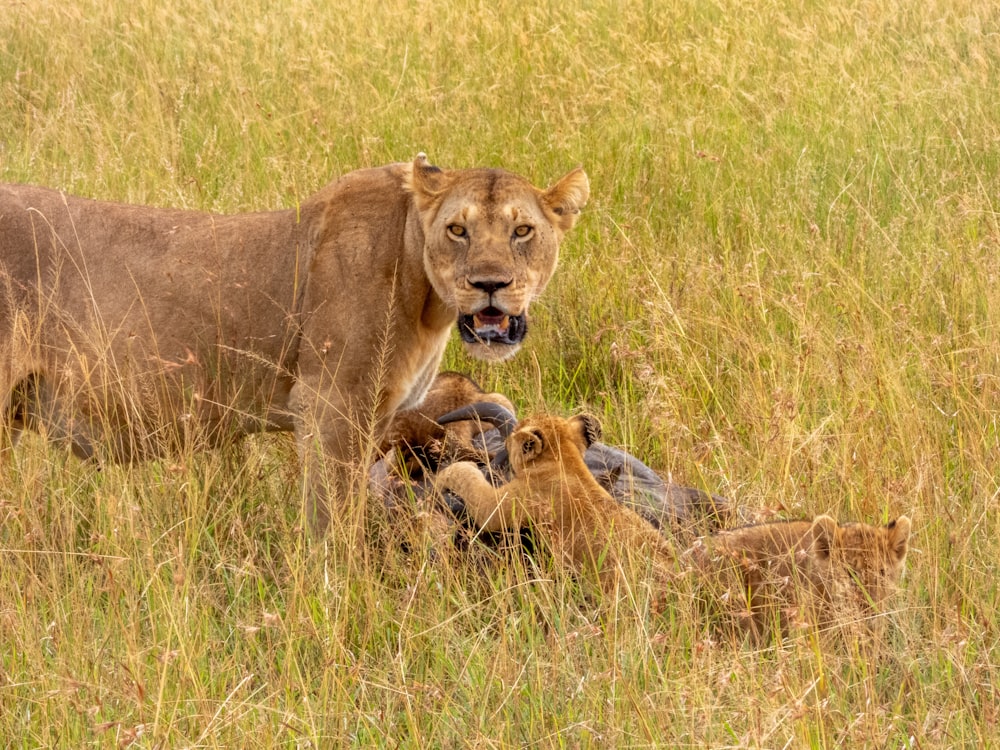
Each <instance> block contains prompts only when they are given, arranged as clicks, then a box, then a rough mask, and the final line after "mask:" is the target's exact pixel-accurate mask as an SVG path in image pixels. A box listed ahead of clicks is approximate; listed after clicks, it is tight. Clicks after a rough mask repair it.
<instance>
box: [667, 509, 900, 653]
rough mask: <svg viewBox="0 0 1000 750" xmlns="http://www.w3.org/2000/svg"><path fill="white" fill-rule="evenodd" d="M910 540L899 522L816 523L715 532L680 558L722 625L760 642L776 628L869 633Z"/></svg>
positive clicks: (825, 519) (892, 587)
mask: <svg viewBox="0 0 1000 750" xmlns="http://www.w3.org/2000/svg"><path fill="white" fill-rule="evenodd" d="M909 536H910V519H909V518H907V517H906V516H900V517H899V518H898V519H896V520H895V521H893V522H892V523H890V524H889V525H888V526H870V525H868V524H863V523H848V524H843V525H839V524H838V523H837V522H836V520H834V519H833V518H831V517H830V516H827V515H821V516H817V517H816V518H815V519H813V520H812V521H778V522H774V523H764V524H759V525H755V526H745V527H742V528H739V529H732V530H728V531H720V532H717V533H715V534H712V535H711V536H708V537H704V538H703V539H701V540H699V541H698V542H696V543H695V544H694V545H693V546H692V547H691V548H690V549H689V550H688V551H687V552H685V553H684V557H685V558H686V559H689V560H691V561H692V562H693V563H694V567H695V569H696V570H698V571H699V572H700V573H701V574H702V576H703V580H704V581H705V582H706V583H708V585H709V586H710V587H711V588H712V589H713V590H712V591H711V592H710V593H711V596H712V598H713V599H715V600H716V603H717V604H719V605H721V610H722V614H723V615H724V616H725V617H726V619H727V620H728V621H729V623H730V624H731V625H733V626H735V629H736V630H737V631H738V632H744V633H750V634H752V635H753V636H754V638H755V639H757V640H761V639H764V638H766V637H767V636H768V635H769V634H771V633H773V632H775V630H776V628H777V630H778V631H781V632H789V631H790V630H792V629H794V627H795V626H800V625H801V626H806V625H818V626H820V627H830V626H834V625H842V626H853V625H857V624H861V623H865V624H866V625H868V626H872V625H873V618H874V616H875V615H877V614H878V613H879V610H880V608H881V607H882V606H883V605H884V604H885V603H886V602H887V601H888V599H889V598H890V596H891V595H892V594H893V592H894V591H895V589H896V586H897V584H898V582H899V579H900V577H901V575H902V572H903V566H904V563H905V561H906V552H907V546H908V541H909Z"/></svg>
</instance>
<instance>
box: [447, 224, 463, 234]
mask: <svg viewBox="0 0 1000 750" xmlns="http://www.w3.org/2000/svg"><path fill="white" fill-rule="evenodd" d="M448 232H449V233H450V234H451V236H452V237H464V236H465V227H463V226H462V225H461V224H449V225H448Z"/></svg>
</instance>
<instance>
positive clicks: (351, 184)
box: [0, 154, 589, 530]
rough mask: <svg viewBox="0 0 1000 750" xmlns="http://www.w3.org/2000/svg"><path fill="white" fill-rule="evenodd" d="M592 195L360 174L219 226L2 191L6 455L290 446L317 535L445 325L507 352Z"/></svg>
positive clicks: (473, 178)
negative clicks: (191, 443)
mask: <svg viewBox="0 0 1000 750" xmlns="http://www.w3.org/2000/svg"><path fill="white" fill-rule="evenodd" d="M588 194H589V187H588V182H587V177H586V175H585V174H584V172H583V170H582V169H579V168H577V169H575V170H573V171H571V172H570V173H569V174H567V175H566V176H564V177H563V178H562V179H561V180H559V181H558V182H557V183H556V184H555V185H554V186H552V187H551V188H549V189H547V190H539V189H537V188H535V187H533V186H532V185H531V184H530V183H529V182H528V181H526V180H525V179H524V178H522V177H519V176H517V175H514V174H511V173H509V172H505V171H503V170H499V169H469V170H441V169H438V168H436V167H433V166H431V165H430V164H428V162H427V159H426V157H424V156H423V154H421V155H419V156H418V157H417V158H416V160H415V161H414V162H413V163H412V164H393V165H390V166H387V167H381V168H376V169H365V170H360V171H357V172H352V173H350V174H348V175H345V176H344V177H342V178H341V179H339V180H337V181H335V182H334V183H332V184H331V185H328V186H327V187H326V188H324V189H323V190H321V191H320V192H319V193H317V194H316V195H314V196H312V197H310V198H308V199H307V200H305V201H303V202H302V204H301V205H299V206H297V207H296V208H294V209H289V210H285V211H276V212H270V213H255V214H242V215H236V216H217V215H211V214H207V213H200V212H193V211H179V210H170V209H157V208H146V207H140V206H128V205H120V204H113V203H104V202H97V201H91V200H85V199H82V198H74V197H70V196H66V195H64V194H62V193H60V192H57V191H54V190H47V189H44V188H38V187H29V186H25V185H6V186H0V394H2V397H3V398H4V399H6V401H5V408H4V411H3V415H2V416H3V417H4V418H3V420H2V421H3V427H2V430H3V433H4V435H3V436H0V450H6V449H7V448H9V446H10V445H13V443H14V442H15V441H16V439H17V435H18V434H19V432H20V431H21V430H22V429H24V428H36V429H39V430H40V431H42V432H44V433H45V434H46V435H48V436H49V437H50V438H52V439H56V440H60V441H63V442H65V443H67V444H69V445H70V446H71V448H72V450H73V452H74V453H75V454H77V455H78V456H81V457H90V456H93V455H98V456H101V457H104V458H107V459H110V460H116V461H128V460H133V459H136V458H141V457H144V456H155V455H160V454H162V453H163V452H164V451H165V450H168V449H171V448H176V447H177V446H178V445H179V444H183V443H185V442H186V441H188V440H189V439H190V438H191V437H192V436H198V437H199V439H203V440H205V441H206V442H207V443H208V444H218V443H220V442H223V441H224V440H226V439H228V438H231V437H232V436H234V435H240V434H245V433H249V432H257V431H262V430H294V431H295V433H296V436H297V439H298V445H299V453H300V456H301V458H302V460H303V464H304V466H305V467H306V469H307V471H308V481H309V484H310V488H311V490H312V491H311V493H310V497H311V502H310V509H309V510H310V517H311V520H312V522H313V525H314V528H316V529H318V530H322V529H324V528H325V527H326V525H327V523H328V521H329V509H328V507H327V502H326V497H327V492H326V488H327V487H328V483H327V482H326V481H325V480H324V475H325V473H324V472H322V471H320V470H319V469H320V466H319V465H317V461H316V459H317V458H322V459H324V461H323V462H322V463H324V464H326V467H327V469H328V470H329V471H331V472H332V473H331V474H329V476H330V478H331V479H332V480H333V482H334V484H333V487H335V488H336V492H337V493H341V492H346V488H347V483H346V475H347V472H346V469H347V465H348V464H349V463H350V462H351V460H352V457H356V455H357V449H358V447H359V446H360V445H361V443H362V440H363V439H364V438H365V437H366V436H368V435H371V434H372V433H374V435H375V436H376V437H377V435H378V433H379V432H380V431H381V429H382V428H383V426H384V425H385V424H386V422H387V420H388V419H389V417H391V415H392V414H393V413H394V412H395V411H396V410H398V409H400V408H403V407H408V406H413V405H415V404H417V403H419V401H420V400H421V398H423V395H424V393H425V391H426V389H427V387H428V385H429V384H430V382H431V380H432V378H433V377H434V374H435V373H436V372H437V369H438V365H439V363H440V359H441V355H442V352H443V350H444V347H445V344H446V342H447V339H448V333H449V330H450V329H451V327H452V326H453V325H455V324H456V323H457V325H458V328H459V332H460V334H461V337H462V339H463V341H464V342H465V343H466V346H467V348H468V349H469V351H470V352H471V353H472V354H473V355H474V356H477V357H480V358H484V359H502V358H504V357H508V356H510V355H511V354H513V353H514V352H515V351H517V349H518V347H519V346H520V344H521V341H522V339H523V338H524V335H525V331H526V322H525V321H526V318H525V314H526V312H527V309H528V305H529V303H530V302H531V301H532V300H533V299H534V298H535V297H536V296H537V295H538V294H539V293H540V292H541V291H542V289H543V288H544V287H545V284H546V283H547V282H548V280H549V277H550V276H551V275H552V272H553V270H554V268H555V265H556V257H557V252H558V247H559V242H560V240H561V239H562V236H563V234H564V233H565V232H566V231H568V230H569V229H570V228H571V227H572V226H573V224H574V222H575V221H576V217H577V214H578V212H579V211H580V209H581V207H582V206H583V205H584V204H585V203H586V201H587V198H588Z"/></svg>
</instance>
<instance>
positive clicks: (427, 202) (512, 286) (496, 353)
mask: <svg viewBox="0 0 1000 750" xmlns="http://www.w3.org/2000/svg"><path fill="white" fill-rule="evenodd" d="M407 187H408V189H409V190H410V192H411V193H412V194H413V199H414V202H415V204H416V206H417V209H418V211H419V212H420V220H421V224H422V226H423V231H424V268H425V270H426V272H427V277H428V278H429V279H430V282H431V285H432V286H433V287H434V290H435V292H437V294H438V296H440V297H441V299H442V300H443V301H444V302H445V304H446V305H448V307H450V308H451V309H453V310H455V312H456V315H457V318H458V330H459V333H460V335H461V337H462V341H463V342H464V343H465V346H466V348H467V349H468V350H469V351H470V353H471V354H472V355H473V356H475V357H478V358H480V359H491V360H500V359H505V358H507V357H510V356H511V355H512V354H514V353H515V352H516V351H517V350H518V348H520V346H521V342H522V341H523V340H524V335H525V333H526V332H527V311H528V305H529V304H530V303H531V301H532V300H534V299H535V298H536V297H537V296H538V295H539V294H541V292H542V290H543V289H544V288H545V285H546V284H547V283H548V280H549V278H550V277H551V276H552V272H553V271H554V270H555V266H556V260H557V258H558V253H559V242H560V240H561V239H562V237H563V235H564V234H565V233H566V232H567V231H569V230H570V229H571V228H572V226H573V224H574V223H575V222H576V218H577V215H578V214H579V212H580V209H581V208H582V207H583V206H584V204H585V203H586V202H587V198H588V197H589V195H590V185H589V183H588V181H587V175H586V174H585V173H584V171H583V170H582V169H581V168H579V167H577V168H576V169H574V170H572V171H571V172H569V173H568V174H567V175H565V176H564V177H563V178H562V179H560V180H559V181H558V182H556V184H555V185H553V186H552V187H550V188H548V189H546V190H539V189H538V188H536V187H534V186H533V185H532V184H531V183H530V182H528V181H527V180H525V179H524V178H523V177H519V176H518V175H516V174H512V173H510V172H506V171H504V170H502V169H463V170H442V169H439V168H437V167H433V166H431V165H430V164H429V163H428V161H427V157H426V156H424V155H423V154H419V155H418V156H417V158H416V159H415V160H414V162H413V166H412V173H411V176H410V179H409V181H408V184H407Z"/></svg>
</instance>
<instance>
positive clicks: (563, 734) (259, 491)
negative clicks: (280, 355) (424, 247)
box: [0, 0, 1000, 748]
mask: <svg viewBox="0 0 1000 750" xmlns="http://www.w3.org/2000/svg"><path fill="white" fill-rule="evenodd" d="M998 28H1000V8H998V7H997V6H996V5H995V4H993V3H989V2H985V1H984V0H969V1H968V2H959V3H938V2H926V3H919V4H912V3H897V2H889V3H884V2H871V1H870V0H857V2H853V3H849V2H838V3H835V4H833V5H830V4H812V5H811V4H805V5H802V4H798V5H796V4H790V3H778V2H753V3H751V2H741V1H740V0H728V1H725V2H682V1H681V0H669V1H668V2H662V3H646V4H640V3H624V4H623V3H618V2H608V1H607V0H596V1H595V2H578V3H570V4H566V3H561V4H553V3H548V4H542V5H541V7H534V8H532V7H530V6H528V5H525V4H523V3H512V2H508V1H507V0H499V1H498V2H491V3H474V2H457V1H456V2H449V3H439V4H432V3H423V2H422V3H416V4H414V3H402V2H394V1H393V0H389V1H388V2H385V3H369V4H366V5H364V6H360V7H359V6H358V4H357V3H344V2H339V1H338V0H330V1H328V2H313V1H310V0H295V1H294V2H287V3H279V4H273V3H265V2H261V0H242V2H238V3H237V2H230V1H229V0H223V1H221V2H217V3H214V4H205V3H200V2H194V1H193V0H177V1H176V2H171V3H156V2H151V1H150V0H132V2H129V3H125V2H116V1H110V2H94V1H90V0H81V1H80V2H75V3H55V2H49V1H48V0H37V1H36V2H13V1H7V2H3V3H0V38H2V39H3V40H4V42H5V43H4V45H3V46H2V47H0V179H2V180H4V181H20V182H32V183H38V184H45V185H49V186H54V187H59V188H63V189H66V190H68V191H71V192H75V193H80V194H84V195H90V196H94V197H101V198H109V199H119V200H127V201H133V202H143V203H150V204H159V205H173V206H180V207H199V208H205V209H211V210H219V211H237V210H249V209H264V208H272V207H278V206H287V205H293V204H294V203H295V201H296V200H298V199H300V198H302V197H303V196H305V195H308V194H309V193H311V192H312V191H314V190H315V189H317V188H319V187H320V186H321V185H323V184H325V183H326V182H327V181H328V180H330V179H332V178H333V177H334V176H336V175H338V174H340V173H342V172H345V171H348V170H350V169H354V168H357V167H361V166H366V165H372V164H380V163H387V162H391V161H397V160H405V159H409V158H411V157H412V156H413V155H414V154H415V153H416V152H418V151H421V150H423V151H426V152H427V153H428V154H429V155H430V157H431V159H432V160H433V161H434V162H436V163H439V164H442V165H444V166H472V165H502V166H506V167H508V168H510V169H512V170H515V171H518V172H521V173H523V174H526V175H527V176H529V177H530V178H531V179H532V180H533V181H535V182H536V183H543V182H545V181H546V180H548V179H552V178H554V177H556V176H557V175H559V174H562V173H563V172H565V171H566V170H567V169H568V168H570V167H571V166H573V165H574V164H576V163H578V162H582V163H583V164H584V166H585V167H586V169H587V171H588V174H589V175H590V178H591V184H592V200H591V204H590V206H589V207H588V209H587V212H586V214H585V216H584V217H583V219H582V221H581V223H580V225H579V226H578V228H577V229H575V230H574V232H573V233H572V234H571V235H570V236H569V238H568V239H567V244H566V246H565V249H564V254H563V259H562V263H561V266H560V270H559V271H558V273H557V277H556V279H555V280H554V281H553V283H552V284H551V286H550V287H549V289H548V290H547V292H546V294H545V296H544V297H543V299H542V300H541V302H540V305H539V306H538V307H536V308H535V309H536V313H535V315H534V319H533V328H532V333H531V335H530V343H529V345H528V346H527V349H526V351H524V352H523V353H522V354H521V355H520V356H519V357H517V358H516V359H515V360H514V361H512V362H509V363H504V364H502V365H499V366H493V367H487V366H485V365H483V364H480V363H473V362H470V361H468V360H467V359H465V358H464V357H463V355H462V354H461V352H460V350H459V349H458V348H457V347H456V348H455V349H454V350H451V351H450V352H449V355H448V357H447V362H446V365H447V366H449V367H452V368H456V369H461V370H463V371H465V372H469V373H470V374H472V375H474V376H475V377H477V379H479V380H480V381H481V382H482V383H483V384H484V385H485V386H487V387H488V388H490V389H491V390H494V389H495V390H499V391H502V392H505V393H507V394H509V395H510V396H511V397H512V399H513V400H514V401H515V403H517V404H518V405H519V406H520V407H521V408H522V409H523V410H525V411H529V410H531V409H534V408H539V407H543V406H544V407H546V408H549V409H552V410H556V411H564V412H569V411H572V410H576V409H581V408H587V409H588V410H590V411H592V412H594V413H596V414H598V415H600V416H601V418H602V421H603V423H604V427H605V433H606V435H607V437H608V438H609V439H610V440H611V441H613V442H616V443H620V444H624V445H627V446H629V447H630V449H631V450H632V451H633V452H634V453H636V454H637V455H639V456H641V457H643V458H644V459H646V460H647V461H648V462H649V463H650V464H652V465H653V466H654V467H656V468H657V469H659V470H661V471H663V472H664V473H669V474H671V475H672V476H673V477H674V479H675V480H677V481H682V482H685V483H689V484H695V485H700V486H705V487H707V488H710V489H712V490H714V491H718V492H720V493H722V494H725V495H728V496H729V497H731V498H733V499H734V500H736V501H737V502H738V503H740V504H742V505H745V506H747V507H750V508H753V509H763V508H777V509H783V510H784V512H785V513H786V514H787V515H812V514H816V513H820V512H829V513H832V514H833V515H835V516H837V517H839V518H842V519H858V520H865V521H869V522H872V523H876V522H883V521H885V520H888V518H890V517H893V516H896V515H898V514H900V513H906V514H908V515H909V516H910V517H911V518H912V519H913V521H914V529H915V536H914V538H913V540H912V542H913V549H912V552H911V556H910V559H909V564H908V573H907V577H906V580H905V586H904V591H903V593H902V595H901V596H900V597H899V599H898V600H897V605H898V607H897V609H896V611H895V612H893V613H892V615H891V627H890V628H889V633H888V636H887V640H886V643H885V645H884V647H883V648H882V649H881V650H880V651H879V653H878V654H877V656H876V657H872V656H871V655H870V654H862V653H860V652H858V653H852V652H850V650H847V651H844V650H831V649H825V648H822V647H820V646H818V645H817V642H816V641H815V640H814V639H813V638H812V637H811V636H810V634H808V633H806V634H804V635H803V636H802V637H800V638H795V639H791V640H790V641H788V642H786V643H785V644H783V645H781V646H779V647H771V648H768V649H764V650H753V649H752V648H751V647H749V646H746V645H744V644H737V643H728V642H719V641H718V639H713V638H712V637H711V633H710V631H709V630H708V628H707V626H706V624H705V623H704V622H703V621H702V620H701V619H700V618H699V617H698V615H697V611H696V608H695V607H694V606H693V605H692V602H691V592H690V591H688V590H686V589H685V585H684V584H679V585H678V587H677V589H676V590H674V591H670V592H668V593H667V596H668V602H667V611H666V614H665V615H664V616H663V617H652V616H650V615H649V614H648V607H649V593H648V592H645V591H644V590H643V589H642V586H641V580H637V588H636V593H635V594H634V596H632V597H631V598H622V599H620V600H618V601H616V602H606V603H605V604H606V607H605V609H603V610H601V611H600V612H595V611H594V610H593V609H591V608H590V605H589V604H588V602H587V599H586V598H585V597H581V596H580V595H579V592H578V591H576V590H575V588H574V585H573V583H572V582H571V581H565V580H560V579H558V578H555V579H553V577H552V576H550V575H549V573H550V571H548V570H546V569H545V568H544V567H542V568H541V569H536V568H534V567H532V566H530V565H526V564H522V563H520V562H517V561H513V562H511V563H509V564H504V565H496V564H493V563H491V561H490V556H489V555H488V554H487V553H485V552H477V553H476V554H475V555H473V558H474V559H473V560H470V561H469V562H468V564H462V565H454V566H452V565H444V564H440V563H436V562H435V561H434V560H433V559H432V558H431V557H430V556H429V555H428V554H427V551H426V550H425V549H421V548H419V547H418V548H417V549H416V551H414V552H413V553H412V554H411V555H410V556H403V555H400V554H398V553H397V552H395V551H394V550H393V549H392V547H391V545H388V549H387V545H385V544H382V543H381V542H380V539H381V536H382V534H381V529H380V525H379V521H378V518H377V517H375V516H377V515H378V514H377V513H376V512H370V513H369V516H371V517H369V518H368V519H367V521H366V526H367V527H368V529H369V536H368V538H367V539H366V540H364V541H363V542H362V541H360V540H358V539H356V538H354V537H353V536H352V535H351V534H348V533H347V532H346V531H345V530H347V529H353V528H355V527H356V526H357V524H353V523H352V522H351V520H350V519H348V520H346V521H345V523H344V524H343V529H335V530H334V533H333V534H332V535H331V537H330V539H329V541H328V542H327V543H325V544H310V543H308V542H307V540H306V539H305V538H304V537H303V535H302V534H301V533H300V530H299V528H298V524H299V519H300V517H301V496H300V493H299V491H298V472H297V469H296V467H295V461H294V455H293V454H294V451H293V450H292V448H291V446H290V445H289V444H288V443H287V441H284V440H281V439H277V438H275V439H272V438H269V439H261V440H253V441H249V442H248V443H247V444H245V445H243V446H241V447H240V448H238V449H235V450H233V451H230V452H214V453H213V452H209V453H204V454H193V455H182V456H178V457H177V458H176V460H172V461H164V462H158V463H151V464H145V465H138V466H132V467H106V468H105V469H104V470H103V471H100V472H98V471H96V470H95V468H94V467H93V466H88V465H85V464H80V463H78V462H75V461H73V460H70V459H67V458H66V457H65V456H64V455H63V454H62V453H61V452H60V451H56V450H52V449H50V448H48V447H47V446H45V445H44V444H42V443H41V442H40V441H39V440H34V439H27V440H25V441H23V444H22V446H21V447H20V448H19V450H18V452H17V454H16V456H15V458H14V460H13V461H12V462H10V463H9V464H8V465H6V466H4V467H3V468H2V469H0V634H2V637H0V647H2V650H0V737H2V738H3V740H4V742H5V743H6V745H7V746H10V747H46V746H52V747H83V746H96V747H114V746H120V747H128V746H134V747H151V748H152V747H241V746H262V747H265V746H296V747H298V746H314V747H336V746H346V745H356V746H370V745H374V746H392V747H396V746H407V747H417V746H420V747H423V746H427V747H457V746H466V745H469V746H481V747H511V746H523V745H530V746H533V747H564V746H565V747H585V746H594V747H606V746H615V745H617V746H622V747H624V746H698V747H702V746H715V747H723V746H739V747H760V748H772V747H775V748H776V747H802V746H810V747H826V746H842V745H846V746H873V747H889V746H891V747H925V748H926V747H937V746H948V747H952V746H953V747H967V746H984V745H992V744H995V743H996V742H997V737H998V736H1000V733H998V731H997V728H996V727H997V721H998V714H1000V693H998V689H997V687H996V686H997V685H1000V674H998V668H997V666H996V665H997V664H998V663H1000V658H998V654H997V653H996V650H997V644H998V643H1000V640H998V633H997V631H998V624H997V611H998V604H1000V602H998V598H1000V597H998V591H997V580H998V575H997V560H998V559H1000V549H998V544H997V539H998V537H1000V520H998V519H1000V514H998V512H997V505H998V501H997V498H998V495H1000V480H998V472H997V465H998V458H1000V443H998V424H997V413H998V406H997V404H998V403H1000V337H998V322H1000V321H998V316H1000V283H998V280H1000V223H998V212H997V201H998V200H1000V197H998V196H1000V150H998V148H997V144H998V143H1000V97H998V96H997V93H996V92H997V91H1000V80H998V79H1000V35H998V34H997V33H996V30H997V29H998ZM0 262H2V259H0ZM369 510H370V511H371V509H369ZM360 512H361V511H360V510H359V513H360Z"/></svg>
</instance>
